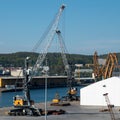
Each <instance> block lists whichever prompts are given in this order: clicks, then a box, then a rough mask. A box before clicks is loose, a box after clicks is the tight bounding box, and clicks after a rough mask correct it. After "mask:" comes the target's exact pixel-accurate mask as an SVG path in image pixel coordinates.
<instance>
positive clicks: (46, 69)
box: [43, 60, 49, 120]
mask: <svg viewBox="0 0 120 120" xmlns="http://www.w3.org/2000/svg"><path fill="white" fill-rule="evenodd" d="M43 70H44V72H45V120H47V76H48V70H49V67H48V66H47V60H46V66H44V67H43Z"/></svg>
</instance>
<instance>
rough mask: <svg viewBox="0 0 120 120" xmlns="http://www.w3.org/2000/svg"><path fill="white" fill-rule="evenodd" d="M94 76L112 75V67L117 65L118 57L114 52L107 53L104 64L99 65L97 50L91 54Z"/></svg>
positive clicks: (98, 77)
mask: <svg viewBox="0 0 120 120" xmlns="http://www.w3.org/2000/svg"><path fill="white" fill-rule="evenodd" d="M93 64H94V76H95V78H96V79H99V80H100V79H102V77H103V78H104V79H106V78H109V77H112V72H113V69H114V68H115V67H116V66H118V59H117V56H116V54H115V53H109V54H108V56H107V59H106V61H105V64H104V65H99V62H98V55H97V52H95V53H94V56H93Z"/></svg>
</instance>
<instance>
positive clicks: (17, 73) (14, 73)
mask: <svg viewBox="0 0 120 120" xmlns="http://www.w3.org/2000/svg"><path fill="white" fill-rule="evenodd" d="M11 76H14V77H18V76H19V77H22V76H23V70H21V69H15V70H11Z"/></svg>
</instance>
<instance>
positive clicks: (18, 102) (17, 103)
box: [13, 95, 34, 107]
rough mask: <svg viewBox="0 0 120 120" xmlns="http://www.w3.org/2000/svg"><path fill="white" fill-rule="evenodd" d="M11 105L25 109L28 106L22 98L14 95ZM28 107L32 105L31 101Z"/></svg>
mask: <svg viewBox="0 0 120 120" xmlns="http://www.w3.org/2000/svg"><path fill="white" fill-rule="evenodd" d="M13 105H14V107H25V106H28V101H27V100H25V98H24V97H23V96H19V95H16V96H15V97H14V98H13ZM30 105H34V101H33V100H30Z"/></svg>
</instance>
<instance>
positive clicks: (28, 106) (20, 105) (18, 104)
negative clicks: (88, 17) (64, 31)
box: [9, 5, 65, 115]
mask: <svg viewBox="0 0 120 120" xmlns="http://www.w3.org/2000/svg"><path fill="white" fill-rule="evenodd" d="M64 8H65V5H62V6H61V7H60V9H59V11H58V13H57V14H56V16H55V18H54V20H53V21H52V23H51V24H50V26H49V27H48V29H47V31H45V33H44V34H43V36H42V37H41V39H40V41H38V43H37V44H36V45H35V47H34V48H33V51H35V50H36V49H38V47H39V46H40V45H41V48H42V49H41V50H42V51H41V52H40V54H39V56H38V58H37V61H36V63H35V65H34V66H33V68H32V70H31V72H30V71H29V64H28V63H29V57H27V58H26V59H25V79H24V95H23V96H19V95H17V96H15V97H14V101H13V104H14V107H15V108H14V109H12V110H10V111H9V114H10V115H41V109H38V108H36V107H35V106H34V102H33V100H31V98H30V90H29V83H30V81H31V80H32V78H33V77H34V76H35V74H36V72H37V70H38V69H39V68H40V66H41V64H42V62H43V61H44V59H45V57H46V54H47V52H48V48H49V47H50V45H51V42H52V40H53V38H54V36H55V34H56V29H57V28H58V24H59V20H60V17H61V15H62V12H63V10H64ZM42 42H45V44H41V43H42ZM29 73H30V74H29Z"/></svg>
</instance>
